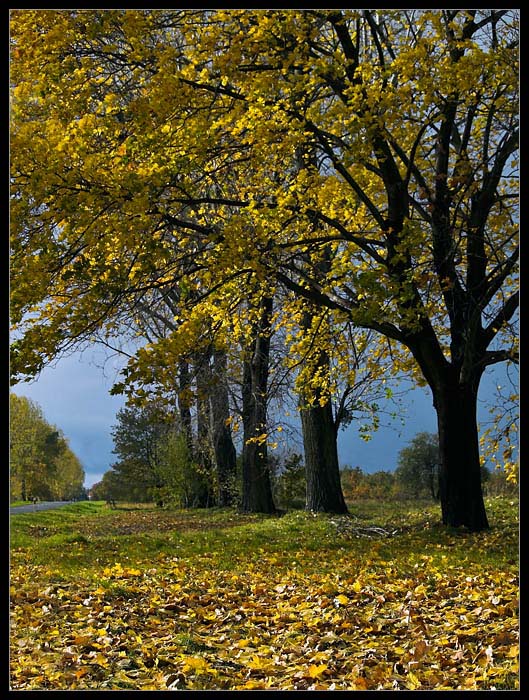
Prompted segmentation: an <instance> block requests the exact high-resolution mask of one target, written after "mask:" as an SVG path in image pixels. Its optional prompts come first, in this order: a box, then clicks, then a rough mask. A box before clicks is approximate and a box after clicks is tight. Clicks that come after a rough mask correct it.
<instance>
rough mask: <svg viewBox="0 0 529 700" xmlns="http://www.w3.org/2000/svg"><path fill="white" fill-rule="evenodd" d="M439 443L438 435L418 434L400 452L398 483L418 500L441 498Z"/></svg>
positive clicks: (396, 475) (396, 472)
mask: <svg viewBox="0 0 529 700" xmlns="http://www.w3.org/2000/svg"><path fill="white" fill-rule="evenodd" d="M439 464H440V459H439V441H438V439H437V435H436V434H431V433H426V432H422V433H417V435H415V437H414V438H413V439H412V440H411V442H410V443H409V445H408V446H407V447H404V448H403V449H402V450H401V451H400V452H399V458H398V464H397V468H396V470H395V479H396V481H397V482H398V483H399V484H400V485H401V486H402V487H403V488H404V489H405V490H407V491H408V492H410V493H412V494H413V495H414V496H415V497H416V498H418V497H419V496H421V495H424V494H425V493H426V494H427V495H428V496H430V497H431V498H433V499H435V500H436V499H438V498H439Z"/></svg>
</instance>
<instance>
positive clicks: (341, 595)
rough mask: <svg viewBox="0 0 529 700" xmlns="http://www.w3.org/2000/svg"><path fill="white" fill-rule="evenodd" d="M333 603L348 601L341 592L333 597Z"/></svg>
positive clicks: (344, 603) (343, 603) (345, 603)
mask: <svg viewBox="0 0 529 700" xmlns="http://www.w3.org/2000/svg"><path fill="white" fill-rule="evenodd" d="M334 602H335V603H338V604H339V605H347V603H348V602H349V598H348V597H347V596H345V595H343V594H342V593H340V595H337V596H336V598H335V599H334Z"/></svg>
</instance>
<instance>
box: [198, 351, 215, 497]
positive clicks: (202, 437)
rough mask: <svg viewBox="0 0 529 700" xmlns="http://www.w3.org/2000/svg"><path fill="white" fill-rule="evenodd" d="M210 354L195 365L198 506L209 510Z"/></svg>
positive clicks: (210, 460)
mask: <svg viewBox="0 0 529 700" xmlns="http://www.w3.org/2000/svg"><path fill="white" fill-rule="evenodd" d="M209 361H210V355H209V352H206V353H201V354H200V355H197V358H196V363H195V373H196V386H197V444H196V450H195V458H196V461H197V463H198V468H199V473H200V476H201V482H200V484H199V486H200V488H199V489H198V493H197V502H196V506H197V507H199V508H208V507H210V506H212V505H214V502H215V498H214V495H213V483H212V482H213V478H212V467H213V465H212V458H211V457H212V455H211V452H212V449H211V431H210V425H211V412H210V405H209V392H210V384H211V371H210V365H209Z"/></svg>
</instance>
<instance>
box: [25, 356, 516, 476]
mask: <svg viewBox="0 0 529 700" xmlns="http://www.w3.org/2000/svg"><path fill="white" fill-rule="evenodd" d="M119 367H120V363H119V361H113V360H110V359H106V357H105V353H104V352H103V351H101V350H97V349H93V350H91V351H85V352H84V353H82V354H81V353H77V354H73V355H70V356H69V357H65V358H62V359H61V360H59V361H57V362H56V363H55V365H54V366H49V367H47V368H45V369H44V370H43V371H42V372H41V374H40V376H39V377H38V379H37V380H34V381H33V382H31V383H23V384H18V385H16V386H15V387H13V391H14V392H15V393H16V394H18V395H19V396H26V397H27V398H29V399H32V400H33V401H35V402H36V403H38V405H39V406H40V407H41V409H42V411H43V413H44V417H45V418H46V420H47V421H48V422H49V423H51V424H53V425H55V426H56V427H58V428H60V429H61V430H62V432H63V433H64V435H65V436H66V438H67V439H68V442H69V444H70V447H71V449H72V450H73V451H74V452H75V454H76V455H77V457H78V458H79V459H80V461H81V464H82V465H83V468H84V470H85V474H86V479H85V486H86V487H87V488H89V487H90V486H92V485H93V484H94V483H96V482H97V481H100V479H101V477H102V475H103V473H104V472H105V471H106V470H107V469H109V467H110V465H111V464H112V462H114V461H115V455H113V454H112V450H113V442H112V437H111V429H112V426H114V425H115V424H116V413H117V412H118V411H119V409H120V408H122V407H123V406H124V405H125V400H124V398H123V397H120V396H110V394H109V390H110V388H111V386H112V384H113V383H114V381H116V379H117V372H118V370H119ZM501 381H504V376H503V373H502V372H501V370H500V371H496V372H494V373H490V374H489V375H486V376H485V377H484V379H483V381H482V388H481V392H480V397H481V399H482V402H480V409H479V412H478V419H479V420H483V421H484V420H486V418H487V417H488V414H487V412H486V410H485V407H484V405H483V399H485V398H486V397H487V396H491V395H492V393H493V389H494V386H495V385H496V384H497V383H499V382H501ZM403 409H404V410H403V411H402V412H401V414H400V416H399V418H400V417H401V418H403V420H404V425H402V421H401V420H400V419H398V420H396V421H393V423H392V425H393V427H391V428H386V427H382V428H380V429H379V430H378V431H377V432H376V433H375V434H374V435H373V437H372V439H371V440H370V441H369V442H367V443H366V442H364V441H363V440H362V439H360V437H359V434H358V431H357V430H356V429H355V428H354V427H353V426H351V427H349V428H348V429H346V430H344V431H341V432H340V434H339V439H338V449H339V457H340V463H341V466H345V465H348V466H352V467H354V466H359V467H361V468H362V469H363V470H364V471H366V472H372V471H378V470H381V469H383V470H390V471H392V470H393V469H395V467H396V466H397V459H398V453H399V451H400V450H401V449H402V448H403V447H405V446H406V445H407V444H408V443H409V442H410V440H411V439H412V438H413V436H414V435H416V433H418V432H421V431H427V432H436V430H437V427H436V426H437V422H436V415H435V411H434V408H433V406H432V400H431V396H430V393H429V391H428V390H427V389H416V390H414V391H412V392H409V393H408V394H407V396H406V399H405V401H404V402H403ZM382 422H385V423H388V422H389V421H388V420H387V419H384V418H382ZM291 447H292V448H293V449H294V450H296V451H300V447H299V444H298V445H294V444H292V445H291Z"/></svg>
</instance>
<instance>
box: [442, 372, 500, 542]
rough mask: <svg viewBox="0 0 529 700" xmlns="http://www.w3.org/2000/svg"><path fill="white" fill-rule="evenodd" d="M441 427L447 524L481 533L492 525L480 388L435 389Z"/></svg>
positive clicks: (443, 493) (464, 386)
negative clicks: (479, 411) (480, 436)
mask: <svg viewBox="0 0 529 700" xmlns="http://www.w3.org/2000/svg"><path fill="white" fill-rule="evenodd" d="M475 386H476V387H477V386H478V382H475ZM434 405H435V408H436V410H437V423H438V429H439V451H440V458H441V466H440V472H439V496H440V500H441V511H442V517H443V523H444V524H445V525H449V526H452V527H459V526H461V525H464V526H466V527H467V528H469V530H472V531H474V532H477V531H479V530H485V529H487V528H488V527H489V523H488V520H487V514H486V511H485V504H484V501H483V491H482V487H481V469H480V460H479V439H478V426H477V418H476V412H477V388H474V386H473V385H470V384H464V385H461V384H456V383H455V382H454V383H453V384H448V385H447V384H445V385H444V386H442V387H441V388H440V389H438V390H437V391H435V392H434Z"/></svg>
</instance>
